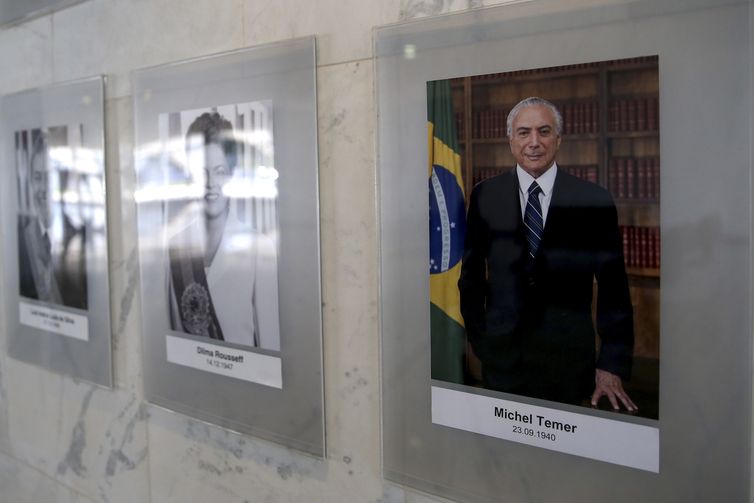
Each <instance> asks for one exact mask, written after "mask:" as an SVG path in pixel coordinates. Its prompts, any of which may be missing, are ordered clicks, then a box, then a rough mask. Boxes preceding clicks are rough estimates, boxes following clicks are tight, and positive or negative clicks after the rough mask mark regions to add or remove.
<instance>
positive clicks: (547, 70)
mask: <svg viewBox="0 0 754 503" xmlns="http://www.w3.org/2000/svg"><path fill="white" fill-rule="evenodd" d="M598 65H599V63H578V64H575V65H565V66H555V67H549V68H533V69H531V70H516V71H513V72H505V73H488V74H485V75H474V76H473V77H471V80H473V81H475V82H477V81H485V80H497V79H505V78H510V77H522V76H526V75H539V74H541V73H552V72H564V71H569V70H586V69H589V68H597V66H598Z"/></svg>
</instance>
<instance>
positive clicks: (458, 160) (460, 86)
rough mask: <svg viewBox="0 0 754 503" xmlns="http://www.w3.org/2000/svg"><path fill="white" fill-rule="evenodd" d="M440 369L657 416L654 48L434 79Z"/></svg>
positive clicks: (430, 88) (557, 398)
mask: <svg viewBox="0 0 754 503" xmlns="http://www.w3.org/2000/svg"><path fill="white" fill-rule="evenodd" d="M427 114H428V117H427V118H428V127H429V162H428V169H429V196H430V197H429V199H430V200H429V203H430V214H429V236H430V250H429V272H430V298H431V303H430V314H431V341H432V378H433V379H435V380H439V381H445V382H450V383H455V384H462V385H465V386H470V387H473V388H483V389H487V390H494V391H500V392H503V393H507V394H510V395H520V396H525V397H529V398H534V399H538V400H544V401H549V402H557V403H562V404H569V405H575V406H580V407H590V408H599V409H603V410H608V411H614V412H618V413H621V414H630V415H634V416H639V417H643V418H648V419H658V417H659V407H658V400H659V368H660V365H659V345H660V323H659V322H660V318H659V313H660V305H659V299H660V216H659V208H660V184H659V181H660V156H659V152H660V138H659V80H658V58H657V57H656V56H648V57H640V58H631V59H626V60H615V61H603V62H592V63H584V64H576V65H568V66H560V67H552V68H542V69H534V70H522V71H514V72H507V73H499V74H490V75H476V76H470V77H462V78H456V79H450V80H442V81H433V82H428V83H427Z"/></svg>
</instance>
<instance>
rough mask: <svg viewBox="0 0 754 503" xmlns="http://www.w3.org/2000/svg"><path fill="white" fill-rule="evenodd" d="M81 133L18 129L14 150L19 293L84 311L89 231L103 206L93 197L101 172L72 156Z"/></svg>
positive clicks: (62, 128)
mask: <svg viewBox="0 0 754 503" xmlns="http://www.w3.org/2000/svg"><path fill="white" fill-rule="evenodd" d="M82 134H83V128H82V127H81V126H76V125H73V126H71V127H68V126H59V127H49V128H45V129H30V130H22V131H17V132H16V133H15V147H16V152H15V153H16V168H17V175H18V201H19V208H18V268H19V294H20V295H21V296H22V297H25V298H27V299H33V300H39V301H43V302H47V303H51V304H56V305H60V306H67V307H72V308H77V309H82V310H86V309H87V305H88V304H87V275H86V250H87V238H88V236H87V233H89V234H90V235H91V233H92V231H93V230H94V228H95V227H94V226H95V225H96V224H98V223H99V224H100V225H101V223H102V218H103V217H102V214H101V213H102V211H103V209H104V208H103V207H102V206H101V204H102V201H100V207H99V208H98V207H97V205H96V201H94V200H93V196H94V194H97V193H101V191H102V189H103V187H102V185H101V183H102V178H101V175H98V174H92V173H87V171H86V164H85V163H82V162H81V159H74V155H75V153H76V152H80V151H81V149H80V147H81V145H80V138H81V135H82ZM77 143H78V145H76V144H77ZM77 147H78V148H77ZM94 198H96V196H94ZM98 211H99V212H100V214H99V215H98V214H97V213H98ZM89 239H91V237H90V236H89Z"/></svg>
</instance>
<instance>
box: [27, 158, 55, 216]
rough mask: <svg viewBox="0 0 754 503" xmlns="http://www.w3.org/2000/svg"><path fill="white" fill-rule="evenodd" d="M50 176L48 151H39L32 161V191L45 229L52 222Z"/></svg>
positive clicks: (35, 206)
mask: <svg viewBox="0 0 754 503" xmlns="http://www.w3.org/2000/svg"><path fill="white" fill-rule="evenodd" d="M49 184H50V176H49V173H48V172H47V152H39V153H37V155H35V156H34V158H33V159H32V161H31V191H32V194H31V195H32V201H34V209H35V211H36V214H37V216H38V217H39V221H40V222H41V223H42V226H43V227H44V228H45V229H48V228H49V227H50V224H51V223H52V209H51V208H50V186H49Z"/></svg>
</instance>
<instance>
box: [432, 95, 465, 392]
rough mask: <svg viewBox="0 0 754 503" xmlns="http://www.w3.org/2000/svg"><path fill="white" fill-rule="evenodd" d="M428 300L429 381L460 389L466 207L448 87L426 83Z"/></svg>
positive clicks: (451, 98)
mask: <svg viewBox="0 0 754 503" xmlns="http://www.w3.org/2000/svg"><path fill="white" fill-rule="evenodd" d="M427 120H428V129H429V134H428V139H429V274H430V276H429V297H430V323H431V326H430V330H431V339H432V378H433V379H440V380H443V381H450V382H455V383H461V384H462V383H463V358H464V350H465V340H466V339H465V333H464V327H463V318H462V317H461V302H460V296H459V294H458V277H459V275H460V273H461V257H462V256H463V240H464V237H465V235H466V205H465V200H464V193H463V179H462V177H461V155H460V154H459V150H458V137H457V135H456V125H455V117H454V114H453V96H452V93H451V89H450V82H449V81H447V80H438V81H434V82H427Z"/></svg>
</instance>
